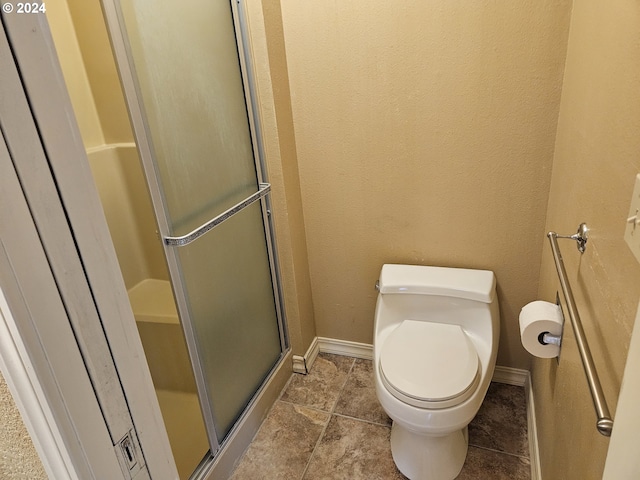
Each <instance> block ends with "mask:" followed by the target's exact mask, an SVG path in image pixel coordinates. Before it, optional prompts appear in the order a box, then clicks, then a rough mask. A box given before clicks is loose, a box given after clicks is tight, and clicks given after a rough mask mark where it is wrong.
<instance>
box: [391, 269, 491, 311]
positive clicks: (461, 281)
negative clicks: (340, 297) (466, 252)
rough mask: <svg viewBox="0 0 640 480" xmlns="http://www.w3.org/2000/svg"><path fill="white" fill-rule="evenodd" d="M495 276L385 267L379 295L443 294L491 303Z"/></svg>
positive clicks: (467, 271)
mask: <svg viewBox="0 0 640 480" xmlns="http://www.w3.org/2000/svg"><path fill="white" fill-rule="evenodd" d="M495 290H496V277H495V275H494V274H493V272H491V271H489V270H471V269H466V268H450V267H428V266H422V265H393V264H385V265H383V266H382V271H381V272H380V293H383V294H384V293H408V294H416V295H440V296H444V297H457V298H465V299H468V300H475V301H478V302H485V303H491V302H492V301H493V297H494V295H495Z"/></svg>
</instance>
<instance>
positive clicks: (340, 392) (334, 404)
mask: <svg viewBox="0 0 640 480" xmlns="http://www.w3.org/2000/svg"><path fill="white" fill-rule="evenodd" d="M355 364H356V359H355V358H353V361H352V362H351V367H349V372H347V375H346V377H345V379H344V383H343V384H342V386H341V387H340V390H339V391H338V395H336V399H335V401H334V402H333V406H332V407H331V411H330V412H329V420H327V423H326V424H325V425H324V428H323V429H322V432H321V433H320V436H319V437H318V441H317V442H316V444H315V446H314V447H313V450H312V451H311V455H309V460H307V464H306V465H305V467H304V470H303V471H302V475H301V476H300V480H303V479H304V477H305V475H306V474H307V470H309V465H311V460H312V459H313V456H314V455H315V453H316V450H317V449H318V447H319V446H320V443H321V442H322V439H323V438H324V434H325V433H326V432H327V428H328V427H329V422H331V417H332V416H333V415H334V413H333V412H334V411H335V409H336V406H337V405H338V400H339V399H340V396H341V395H342V392H343V391H344V387H345V386H346V385H347V382H348V381H349V376H350V375H351V372H353V367H354V365H355Z"/></svg>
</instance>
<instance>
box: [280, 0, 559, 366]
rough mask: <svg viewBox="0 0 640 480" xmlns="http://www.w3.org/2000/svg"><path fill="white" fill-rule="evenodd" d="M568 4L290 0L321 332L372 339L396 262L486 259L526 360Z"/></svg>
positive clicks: (479, 264) (507, 354) (502, 359)
mask: <svg viewBox="0 0 640 480" xmlns="http://www.w3.org/2000/svg"><path fill="white" fill-rule="evenodd" d="M570 7H571V2H570V1H555V0H554V1H552V0H544V1H538V0H536V1H517V2H514V1H498V2H494V1H482V2H464V1H454V2H451V1H444V0H441V1H428V2H404V3H403V2H400V3H398V2H385V1H380V0H374V1H370V2H366V3H362V2H339V1H335V0H332V1H322V2H299V1H297V0H283V2H282V11H283V23H284V33H285V40H286V49H287V60H288V67H289V79H290V87H291V95H292V106H293V119H294V125H295V135H296V145H297V151H298V162H299V172H300V182H301V188H302V204H303V210H304V220H305V227H306V236H307V244H308V254H309V266H310V272H311V282H312V291H313V303H314V308H315V318H316V328H317V333H318V335H320V336H327V337H333V338H339V339H345V340H353V341H359V342H367V343H370V342H371V341H372V329H373V312H374V305H375V297H376V291H375V290H374V288H373V286H374V283H375V281H376V279H377V276H378V273H379V270H380V266H381V265H382V264H383V263H386V262H400V263H417V264H432V265H445V266H455V267H471V268H486V269H491V270H494V271H495V272H496V275H497V278H498V291H499V296H500V301H501V313H502V335H501V346H500V352H499V357H498V363H499V364H501V365H508V366H513V367H527V366H528V365H529V358H528V356H527V355H526V354H525V352H524V350H523V349H522V347H521V346H520V341H519V330H518V326H517V315H518V313H519V310H520V308H521V307H522V306H523V305H524V304H525V303H527V302H529V301H531V300H533V299H534V298H535V297H536V295H537V287H538V274H539V269H540V255H541V249H542V242H543V241H544V234H543V228H544V220H545V211H546V205H547V195H548V189H549V181H550V176H551V162H552V157H553V146H554V139H555V131H556V122H557V116H558V106H559V101H560V91H561V81H562V72H563V65H564V58H565V48H566V41H567V35H568V25H569V15H570Z"/></svg>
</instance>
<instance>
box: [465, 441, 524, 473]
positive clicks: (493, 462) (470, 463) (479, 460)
mask: <svg viewBox="0 0 640 480" xmlns="http://www.w3.org/2000/svg"><path fill="white" fill-rule="evenodd" d="M530 479H531V464H530V463H529V460H528V459H526V458H522V457H516V456H514V455H508V454H506V453H500V452H494V451H491V450H485V449H484V448H476V447H469V452H468V453H467V460H466V462H465V464H464V467H462V472H460V475H458V477H457V480H530Z"/></svg>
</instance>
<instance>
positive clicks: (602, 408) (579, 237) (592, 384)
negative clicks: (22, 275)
mask: <svg viewBox="0 0 640 480" xmlns="http://www.w3.org/2000/svg"><path fill="white" fill-rule="evenodd" d="M588 232H589V229H588V228H587V225H586V224H585V223H581V224H580V226H579V227H578V231H577V232H576V233H575V234H574V235H558V234H557V233H556V232H549V233H548V234H547V237H548V238H549V242H550V243H551V253H552V254H553V260H554V262H555V266H556V270H557V272H558V278H559V280H560V287H561V289H562V294H563V296H564V299H565V302H566V304H567V310H568V313H569V319H570V320H571V326H572V327H573V331H574V333H575V338H576V344H577V346H578V352H579V353H580V358H581V359H582V364H583V366H584V373H585V374H586V376H587V383H588V384H589V390H590V391H591V398H592V400H593V406H594V408H595V410H596V416H597V422H596V428H597V430H598V432H600V433H601V434H602V435H604V436H606V437H609V436H611V431H612V430H613V419H612V418H611V414H610V413H609V407H608V406H607V401H606V399H605V397H604V392H603V391H602V385H601V384H600V379H599V378H598V372H597V371H596V367H595V364H594V363H593V357H592V356H591V350H590V349H589V344H588V343H587V338H586V336H585V334H584V329H583V328H582V321H581V320H580V314H579V313H578V308H577V307H576V302H575V299H574V298H573V292H572V291H571V286H570V285H569V281H568V279H567V271H566V270H565V268H564V261H563V260H562V254H561V253H560V248H559V247H558V238H568V239H571V240H575V241H576V242H577V243H578V250H579V251H580V253H584V251H585V250H586V248H587V239H588ZM543 337H544V334H543ZM543 340H544V338H543ZM549 340H554V339H552V338H549ZM549 343H550V342H549Z"/></svg>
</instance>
